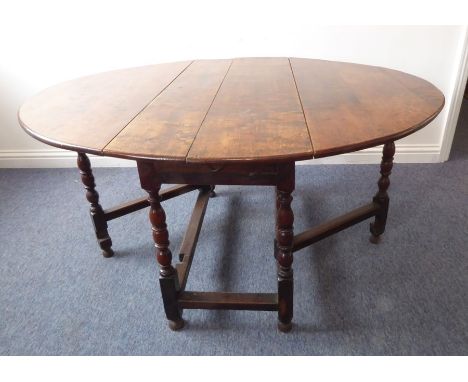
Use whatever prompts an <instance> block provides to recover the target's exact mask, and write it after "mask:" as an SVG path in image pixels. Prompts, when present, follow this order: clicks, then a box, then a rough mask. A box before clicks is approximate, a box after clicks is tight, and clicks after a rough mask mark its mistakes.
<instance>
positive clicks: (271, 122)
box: [19, 58, 444, 164]
mask: <svg viewBox="0 0 468 382" xmlns="http://www.w3.org/2000/svg"><path fill="white" fill-rule="evenodd" d="M443 105H444V96H443V94H442V93H441V92H440V91H439V90H438V89H437V88H436V87H435V86H433V85H432V84H430V83H429V82H427V81H425V80H422V79H420V78H418V77H415V76H412V75H409V74H406V73H402V72H398V71H395V70H390V69H384V68H379V67H373V66H366V65H357V64H350V63H343V62H332V61H323V60H312V59H301V58H291V59H287V58H245V59H244V58H240V59H234V60H200V61H194V62H193V63H190V62H181V63H173V64H160V65H153V66H147V67H142V68H134V69H127V70H120V71H114V72H109V73H102V74H98V75H95V76H90V77H85V78H81V79H78V80H74V81H69V82H66V83H64V84H60V85H57V86H55V87H52V88H50V89H47V90H45V91H44V92H42V93H40V94H38V95H37V96H35V97H32V98H31V99H30V100H29V101H27V102H26V103H25V104H24V105H23V106H22V107H21V109H20V111H19V120H20V123H21V125H22V126H23V127H24V128H25V130H26V131H27V132H28V133H30V134H31V135H33V136H34V137H36V138H37V139H39V140H42V141H44V142H46V143H49V144H52V145H55V146H58V147H62V148H68V149H72V150H76V151H81V152H91V153H95V154H100V155H107V156H115V157H121V158H130V159H153V160H156V159H161V160H171V161H186V162H191V163H193V162H195V163H203V164H206V163H211V164H219V163H225V162H249V163H250V162H263V163H266V162H268V163H280V162H290V161H297V160H302V159H310V158H313V157H323V156H329V155H336V154H340V153H343V152H350V151H356V150H360V149H363V148H367V147H371V146H376V145H379V144H383V143H385V142H388V141H394V140H396V139H399V138H402V137H404V136H406V135H408V134H411V133H413V132H415V131H416V130H418V129H420V128H422V127H423V126H425V125H427V124H428V123H429V122H430V121H432V120H433V119H434V118H435V117H436V116H437V114H438V113H439V112H440V110H441V109H442V107H443Z"/></svg>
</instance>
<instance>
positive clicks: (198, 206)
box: [176, 187, 211, 290]
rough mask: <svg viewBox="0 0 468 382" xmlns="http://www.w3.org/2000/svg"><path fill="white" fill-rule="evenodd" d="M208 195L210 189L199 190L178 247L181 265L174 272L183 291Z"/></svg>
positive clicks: (208, 198)
mask: <svg viewBox="0 0 468 382" xmlns="http://www.w3.org/2000/svg"><path fill="white" fill-rule="evenodd" d="M210 194H211V188H210V187H207V188H205V189H202V190H200V193H199V194H198V198H197V201H196V202H195V207H194V208H193V212H192V216H191V218H190V222H189V225H188V227H187V231H186V232H185V235H184V239H183V240H182V245H181V246H180V250H179V260H180V261H181V263H180V264H177V265H176V271H177V275H178V278H179V284H180V289H181V290H184V289H185V285H186V284H187V278H188V274H189V272H190V266H191V265H192V260H193V255H194V254H195V248H196V247H197V242H198V236H199V235H200V230H201V227H202V224H203V218H204V217H205V212H206V207H207V206H208V201H209V200H210Z"/></svg>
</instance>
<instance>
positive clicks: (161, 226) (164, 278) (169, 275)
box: [146, 184, 184, 330]
mask: <svg viewBox="0 0 468 382" xmlns="http://www.w3.org/2000/svg"><path fill="white" fill-rule="evenodd" d="M160 188H161V185H160V184H156V185H154V186H153V188H152V189H150V190H146V191H147V192H148V194H149V198H148V201H149V203H150V212H149V217H150V221H151V225H152V230H153V240H154V243H155V244H154V245H155V247H156V259H157V261H158V263H159V267H160V269H159V283H160V286H161V294H162V298H163V303H164V311H165V312H166V317H167V319H168V320H169V327H170V328H171V329H172V330H178V329H181V328H182V327H183V326H184V320H183V319H182V311H181V309H179V306H178V303H177V292H178V290H179V279H178V277H177V273H176V270H175V269H174V267H173V266H172V264H171V262H172V253H171V250H170V249H169V232H168V230H167V225H166V213H165V212H164V209H163V208H162V206H161V197H160V195H159V190H160Z"/></svg>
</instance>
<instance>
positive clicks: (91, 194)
mask: <svg viewBox="0 0 468 382" xmlns="http://www.w3.org/2000/svg"><path fill="white" fill-rule="evenodd" d="M77 164H78V168H79V170H80V174H81V181H82V182H83V185H84V188H85V189H86V199H87V200H88V202H89V203H90V204H91V206H90V210H89V213H90V215H91V220H92V221H93V225H94V231H95V232H96V238H97V241H98V243H99V246H100V247H101V249H102V255H103V256H104V257H112V256H113V255H114V251H113V250H112V248H111V247H112V240H111V238H110V236H109V233H108V232H107V221H106V219H105V217H104V210H103V209H102V207H101V205H100V204H99V194H98V192H97V191H96V184H95V182H94V176H93V171H92V170H91V163H90V161H89V158H88V156H87V155H86V154H85V153H78V159H77Z"/></svg>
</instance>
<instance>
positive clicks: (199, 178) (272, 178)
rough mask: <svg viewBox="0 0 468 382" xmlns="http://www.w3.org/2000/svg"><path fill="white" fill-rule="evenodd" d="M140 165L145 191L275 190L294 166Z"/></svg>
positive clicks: (145, 163) (158, 163) (291, 163)
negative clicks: (180, 187)
mask: <svg viewBox="0 0 468 382" xmlns="http://www.w3.org/2000/svg"><path fill="white" fill-rule="evenodd" d="M137 165H138V173H139V176H140V182H141V186H142V187H143V188H144V189H150V188H151V187H152V186H153V185H154V184H155V183H158V184H197V185H258V186H275V185H277V184H279V183H281V182H282V181H283V180H284V179H287V178H288V176H290V174H291V171H294V162H287V163H284V164H268V163H265V164H263V163H245V164H237V163H227V164H221V165H208V164H192V163H185V162H181V163H175V162H149V161H137Z"/></svg>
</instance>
